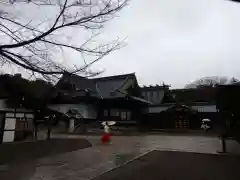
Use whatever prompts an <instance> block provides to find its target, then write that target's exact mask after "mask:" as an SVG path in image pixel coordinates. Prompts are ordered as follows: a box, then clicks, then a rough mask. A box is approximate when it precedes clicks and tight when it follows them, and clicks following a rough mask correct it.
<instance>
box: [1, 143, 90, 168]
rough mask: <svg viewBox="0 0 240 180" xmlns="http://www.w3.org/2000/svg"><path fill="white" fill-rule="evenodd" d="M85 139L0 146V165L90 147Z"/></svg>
mask: <svg viewBox="0 0 240 180" xmlns="http://www.w3.org/2000/svg"><path fill="white" fill-rule="evenodd" d="M91 146H92V145H91V143H90V142H89V141H88V140H86V139H51V140H41V141H31V142H14V143H4V144H1V145H0V164H6V163H12V162H18V161H28V160H34V159H37V158H41V157H45V156H49V155H55V154H59V153H64V152H70V151H74V150H77V149H83V148H88V147H91Z"/></svg>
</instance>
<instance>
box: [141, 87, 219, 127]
mask: <svg viewBox="0 0 240 180" xmlns="http://www.w3.org/2000/svg"><path fill="white" fill-rule="evenodd" d="M141 91H142V95H143V96H144V97H145V98H146V99H147V100H149V101H151V102H152V103H153V104H151V105H149V106H148V108H147V109H145V111H144V112H145V116H144V126H146V127H148V128H150V129H153V128H154V129H200V127H201V120H202V119H203V118H209V119H211V120H212V121H213V123H214V122H215V121H216V120H217V109H216V100H215V99H216V88H212V87H202V88H196V89H173V90H170V89H169V86H166V85H164V86H150V87H143V88H141Z"/></svg>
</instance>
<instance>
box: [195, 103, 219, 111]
mask: <svg viewBox="0 0 240 180" xmlns="http://www.w3.org/2000/svg"><path fill="white" fill-rule="evenodd" d="M192 108H193V109H196V110H198V112H217V108H216V105H206V106H192Z"/></svg>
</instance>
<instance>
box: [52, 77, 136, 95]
mask: <svg viewBox="0 0 240 180" xmlns="http://www.w3.org/2000/svg"><path fill="white" fill-rule="evenodd" d="M64 83H67V84H73V85H74V86H75V89H76V90H78V91H81V90H88V91H89V93H90V94H91V96H97V97H99V98H121V97H125V96H126V94H125V93H126V91H127V90H128V88H130V87H131V86H133V85H137V81H136V77H135V74H124V75H117V76H109V77H101V78H92V79H87V78H85V77H81V76H77V75H71V76H69V75H64V76H63V77H62V78H61V79H60V80H59V82H58V83H57V85H56V87H57V88H59V89H61V87H62V85H63V84H64ZM72 93H74V92H72ZM75 94H76V92H75Z"/></svg>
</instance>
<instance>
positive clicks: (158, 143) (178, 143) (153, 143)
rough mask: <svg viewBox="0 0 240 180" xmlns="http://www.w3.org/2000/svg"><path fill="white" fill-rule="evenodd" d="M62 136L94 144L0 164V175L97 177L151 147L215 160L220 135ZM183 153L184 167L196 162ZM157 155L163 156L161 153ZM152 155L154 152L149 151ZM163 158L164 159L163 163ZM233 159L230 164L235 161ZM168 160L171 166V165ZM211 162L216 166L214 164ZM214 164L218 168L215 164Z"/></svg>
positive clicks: (63, 179)
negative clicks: (108, 140) (105, 141)
mask: <svg viewBox="0 0 240 180" xmlns="http://www.w3.org/2000/svg"><path fill="white" fill-rule="evenodd" d="M61 136H62V137H61ZM61 136H58V138H74V139H77V138H83V137H84V138H86V139H88V140H89V141H90V142H91V143H92V145H93V146H92V147H90V148H86V149H80V150H76V151H73V152H68V153H63V154H59V155H51V156H47V157H44V158H39V159H36V160H35V161H28V162H26V163H24V162H23V163H15V164H4V165H2V166H0V179H11V180H21V179H24V180H89V179H93V178H96V177H99V175H101V174H103V173H104V172H106V171H109V170H111V169H114V168H116V167H119V166H122V165H123V164H124V163H126V162H128V161H130V160H132V159H133V158H136V157H138V156H140V155H142V154H144V153H147V152H149V151H152V150H161V151H163V152H165V151H181V152H197V153H201V154H202V153H204V154H208V155H209V154H210V156H208V157H212V156H214V157H215V158H214V159H213V160H214V161H216V159H217V161H218V159H220V158H218V156H216V155H215V154H217V151H220V150H221V144H220V141H219V139H218V138H217V137H213V136H211V137H207V136H190V135H181V136H179V135H146V136H115V137H113V139H112V141H113V144H112V145H101V143H100V137H99V136H65V135H64V136H63V135H61ZM228 151H231V152H234V153H238V152H240V147H239V145H238V144H236V143H234V142H232V141H229V142H228ZM154 152H155V151H154ZM150 154H151V153H150ZM186 154H190V156H191V158H190V159H191V160H190V159H189V161H186V159H185V161H184V159H179V160H181V161H184V162H185V163H186V164H187V165H188V166H186V167H194V166H196V162H195V161H194V159H196V158H198V157H195V156H192V155H191V154H195V153H186ZM155 155H156V154H155ZM158 156H161V157H162V156H163V155H158ZM176 156H178V155H176ZM151 157H153V156H152V155H151ZM167 157H169V156H167V155H166V158H165V159H168V158H167ZM179 157H180V155H179ZM221 157H222V156H221ZM224 157H225V156H224ZM226 157H230V156H226ZM231 157H232V156H231ZM234 157H235V156H234ZM158 158H159V157H158ZM158 158H152V159H158ZM150 159H151V158H150ZM198 159H202V158H198ZM207 159H208V161H206V162H207V164H211V163H210V162H211V161H213V160H212V158H207ZM227 159H228V158H227ZM165 161H166V160H165ZM165 161H164V162H163V163H165ZM226 161H229V162H230V163H231V159H230V160H226ZM147 162H148V160H146V163H147ZM169 162H171V163H169V166H167V167H168V168H170V169H172V168H173V169H174V168H175V169H176V168H177V166H176V163H174V162H175V161H174V159H169ZM201 163H203V162H201ZM234 163H235V162H234ZM234 163H233V165H235V164H234ZM135 164H136V163H135ZM148 164H149V165H150V164H152V165H154V166H155V165H156V164H154V162H151V161H150V160H149V163H148ZM171 164H172V166H173V167H171V166H170V165H171ZM213 165H214V166H215V165H216V164H213ZM124 167H125V166H124ZM126 167H127V166H126ZM200 167H202V166H200ZM200 167H199V166H196V168H197V169H199V168H200ZM179 168H181V166H179ZM215 168H216V169H218V167H217V166H216V167H215ZM148 169H151V167H150V166H149V167H148ZM153 169H154V168H153ZM155 170H157V172H159V169H156V168H155ZM126 171H132V170H131V168H130V169H129V168H128V169H126ZM138 171H142V169H141V168H139V170H138ZM164 171H165V170H164ZM218 171H223V169H222V168H221V167H219V169H218ZM149 172H152V171H149ZM166 172H169V174H172V173H173V172H172V171H171V170H169V171H166ZM223 172H224V171H223ZM226 172H228V171H226ZM1 174H2V176H1ZM117 174H118V175H119V173H117V172H116V176H118V175H117ZM100 177H101V176H100ZM100 177H99V178H100ZM158 177H159V176H156V178H158ZM112 178H113V179H114V178H115V177H113V176H112ZM170 179H171V178H170Z"/></svg>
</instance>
